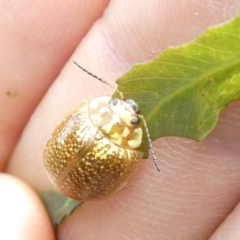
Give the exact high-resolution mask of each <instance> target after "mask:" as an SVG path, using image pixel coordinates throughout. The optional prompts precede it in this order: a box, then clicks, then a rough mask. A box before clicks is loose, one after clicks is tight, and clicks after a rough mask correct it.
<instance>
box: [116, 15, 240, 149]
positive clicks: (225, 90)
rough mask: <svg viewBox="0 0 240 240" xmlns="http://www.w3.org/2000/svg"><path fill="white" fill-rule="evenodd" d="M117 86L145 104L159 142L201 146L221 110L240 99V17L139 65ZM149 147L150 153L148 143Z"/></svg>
mask: <svg viewBox="0 0 240 240" xmlns="http://www.w3.org/2000/svg"><path fill="white" fill-rule="evenodd" d="M117 82H118V84H119V87H118V90H119V91H121V92H123V94H124V97H126V98H132V99H134V100H135V101H136V102H137V103H138V104H139V107H140V110H141V113H142V115H143V116H144V117H145V119H146V121H147V125H148V130H149V133H150V135H151V137H152V139H153V140H154V139H157V138H159V137H163V136H181V137H187V138H192V139H195V140H198V141H201V140H202V139H203V138H204V137H206V136H207V135H208V134H209V133H210V132H211V131H212V130H213V128H214V127H215V125H216V123H217V119H218V116H219V113H220V111H221V110H222V109H224V108H225V106H226V105H227V104H228V103H230V102H231V101H233V100H235V99H239V98H240V16H237V17H236V18H234V19H232V20H230V21H229V22H227V23H225V24H222V25H219V26H215V27H211V28H209V29H208V30H207V31H206V32H205V33H204V34H202V35H201V36H200V37H199V38H197V39H196V40H194V41H192V42H190V43H188V44H185V45H182V46H179V47H172V48H168V49H167V50H166V51H164V52H163V54H161V55H160V56H158V57H156V58H155V59H153V60H152V61H150V62H147V63H143V64H139V65H135V66H134V67H133V68H132V69H131V70H130V71H129V72H127V73H126V74H125V75H124V76H122V77H121V78H120V79H118V81H117ZM115 95H116V94H115ZM143 145H144V146H141V149H145V150H144V151H145V152H146V149H147V146H146V145H147V140H146V139H144V144H143Z"/></svg>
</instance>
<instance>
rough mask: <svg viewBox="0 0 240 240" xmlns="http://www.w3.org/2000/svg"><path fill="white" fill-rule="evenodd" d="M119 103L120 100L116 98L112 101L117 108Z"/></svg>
mask: <svg viewBox="0 0 240 240" xmlns="http://www.w3.org/2000/svg"><path fill="white" fill-rule="evenodd" d="M118 101H119V99H118V98H114V99H113V100H112V104H113V106H116V105H117V104H118Z"/></svg>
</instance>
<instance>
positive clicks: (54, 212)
mask: <svg viewBox="0 0 240 240" xmlns="http://www.w3.org/2000/svg"><path fill="white" fill-rule="evenodd" d="M39 195H40V198H41V199H42V201H43V203H44V205H45V207H46V209H47V211H48V213H49V216H50V218H51V220H52V223H53V225H55V224H59V223H60V222H61V221H62V219H63V218H64V217H65V216H68V215H70V214H71V213H72V211H73V210H74V209H75V208H76V207H77V206H78V205H80V204H82V203H81V202H80V201H77V200H74V199H71V198H68V197H66V196H65V195H63V194H61V193H60V192H58V191H57V190H56V189H54V188H49V189H44V190H42V191H41V192H39Z"/></svg>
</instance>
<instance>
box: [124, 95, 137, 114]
mask: <svg viewBox="0 0 240 240" xmlns="http://www.w3.org/2000/svg"><path fill="white" fill-rule="evenodd" d="M125 103H127V104H128V105H129V106H130V107H131V108H132V110H133V111H134V112H135V113H138V112H139V108H138V105H137V103H136V102H134V101H133V100H132V99H129V98H128V99H126V100H125Z"/></svg>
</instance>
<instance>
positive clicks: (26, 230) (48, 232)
mask: <svg viewBox="0 0 240 240" xmlns="http://www.w3.org/2000/svg"><path fill="white" fill-rule="evenodd" d="M0 191H1V200H0V201H1V204H0V213H1V214H0V226H1V231H0V239H11V240H12V239H17V240H21V239H24V240H27V239H35V240H38V239H46V240H48V239H54V231H53V228H52V226H51V222H50V219H49V217H48V214H47V212H46V210H45V208H44V206H43V204H42V202H41V200H40V199H39V198H38V196H37V194H36V193H35V192H34V191H33V190H32V189H31V188H30V187H29V186H28V185H27V184H25V183H24V182H22V181H21V180H19V179H17V178H15V177H13V176H11V175H7V174H0Z"/></svg>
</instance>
